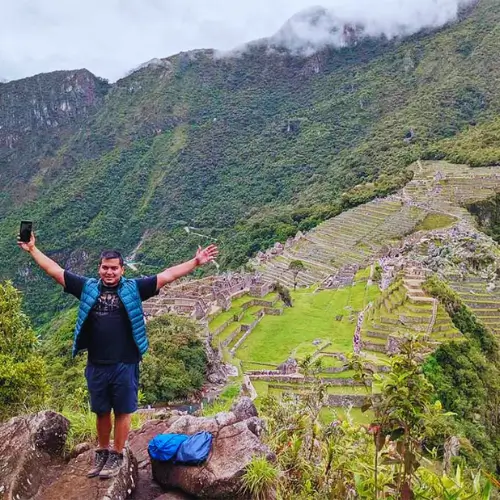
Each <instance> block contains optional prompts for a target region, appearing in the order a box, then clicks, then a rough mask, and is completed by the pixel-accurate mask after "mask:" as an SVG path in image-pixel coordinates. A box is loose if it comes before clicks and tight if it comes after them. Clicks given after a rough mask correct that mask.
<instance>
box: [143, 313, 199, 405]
mask: <svg viewBox="0 0 500 500" xmlns="http://www.w3.org/2000/svg"><path fill="white" fill-rule="evenodd" d="M148 337H149V351H148V353H147V354H146V355H145V356H144V360H143V365H142V373H141V381H140V386H141V389H142V390H143V392H144V398H145V402H147V403H156V402H169V401H173V400H176V399H180V398H187V397H189V396H190V395H191V394H192V393H193V392H195V391H197V390H199V389H200V388H201V386H202V385H203V382H204V380H205V372H206V365H207V357H206V353H205V349H204V346H203V342H202V340H201V336H200V331H199V327H198V325H197V324H196V323H194V322H193V321H191V320H188V319H185V318H179V317H177V316H162V317H160V318H156V319H154V320H152V321H151V322H149V323H148Z"/></svg>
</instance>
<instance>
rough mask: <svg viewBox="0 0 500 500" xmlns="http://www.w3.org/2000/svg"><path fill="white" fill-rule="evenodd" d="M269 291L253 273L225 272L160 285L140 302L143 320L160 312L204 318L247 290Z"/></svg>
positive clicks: (269, 286) (261, 293)
mask: <svg viewBox="0 0 500 500" xmlns="http://www.w3.org/2000/svg"><path fill="white" fill-rule="evenodd" d="M272 290H273V285H272V284H270V283H268V282H265V281H264V280H263V279H262V278H261V277H260V275H258V274H257V273H255V274H250V273H231V272H229V273H225V274H221V275H218V276H209V277H207V278H203V279H199V280H184V281H182V282H181V283H179V284H177V285H174V286H167V287H165V288H163V289H162V290H161V292H160V294H159V295H158V296H156V297H153V298H151V299H149V300H148V301H146V302H145V303H144V313H145V315H146V319H151V318H153V317H155V316H159V315H162V314H178V315H183V316H189V317H191V318H193V319H196V320H206V318H207V317H208V315H209V314H210V313H211V312H213V311H214V310H217V309H219V310H222V311H227V310H228V309H230V308H231V303H232V300H233V299H235V298H238V297H240V296H241V295H244V294H245V293H249V294H250V295H252V296H255V297H263V296H265V295H267V294H268V293H270V292H271V291H272Z"/></svg>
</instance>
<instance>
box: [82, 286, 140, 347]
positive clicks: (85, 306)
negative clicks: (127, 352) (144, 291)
mask: <svg viewBox="0 0 500 500" xmlns="http://www.w3.org/2000/svg"><path fill="white" fill-rule="evenodd" d="M100 293H101V280H96V279H94V278H90V279H88V280H87V281H86V283H85V285H84V287H83V290H82V296H81V297H80V308H79V310H78V317H77V319H76V327H75V333H74V340H73V357H75V356H76V355H77V354H78V351H81V350H82V347H80V344H79V343H80V342H81V334H82V329H83V324H84V323H85V320H86V319H87V318H88V316H89V313H90V310H91V309H92V307H94V305H95V303H96V302H97V299H98V298H99V295H100ZM118 296H119V297H120V300H121V301H122V303H123V305H124V307H125V310H126V311H127V314H128V318H129V320H130V324H131V325H132V335H133V337H134V341H135V344H136V345H137V348H138V349H139V352H140V353H141V355H143V354H144V353H145V352H146V351H147V350H148V345H149V344H148V337H147V335H146V324H145V322H144V313H143V310H142V300H141V296H140V295H139V288H138V287H137V283H136V282H135V281H134V280H129V279H127V278H123V277H122V278H121V279H120V283H119V284H118Z"/></svg>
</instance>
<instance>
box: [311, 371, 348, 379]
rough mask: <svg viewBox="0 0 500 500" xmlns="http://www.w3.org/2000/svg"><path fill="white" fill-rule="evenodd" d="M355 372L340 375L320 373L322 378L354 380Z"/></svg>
mask: <svg viewBox="0 0 500 500" xmlns="http://www.w3.org/2000/svg"><path fill="white" fill-rule="evenodd" d="M354 374H355V372H354V370H346V371H345V372H340V373H320V374H319V377H320V378H353V377H354Z"/></svg>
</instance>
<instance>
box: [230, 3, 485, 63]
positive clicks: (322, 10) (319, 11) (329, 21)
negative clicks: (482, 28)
mask: <svg viewBox="0 0 500 500" xmlns="http://www.w3.org/2000/svg"><path fill="white" fill-rule="evenodd" d="M474 3H477V0H354V1H353V0H334V1H329V2H324V5H323V6H317V7H310V8H308V9H305V10H303V11H301V12H299V13H298V14H296V15H294V16H293V17H291V18H290V19H289V20H288V21H287V22H286V23H285V24H284V26H283V27H282V28H281V29H280V30H279V31H278V32H277V33H276V34H275V35H273V36H271V37H269V38H266V39H264V40H262V41H260V42H265V43H267V44H268V45H270V46H279V47H284V48H286V49H288V50H290V51H291V52H292V53H294V54H302V55H309V54H311V53H314V52H316V51H318V50H321V49H322V48H324V47H325V46H333V47H343V46H345V45H347V44H349V43H350V42H352V40H353V38H354V37H356V39H358V38H359V37H363V36H367V37H381V36H384V37H386V38H387V39H392V38H394V37H405V36H410V35H413V34H414V33H417V32H419V31H421V30H422V29H435V28H440V27H442V26H444V25H446V24H447V23H449V22H453V21H456V20H457V18H458V16H459V14H460V12H461V10H462V9H464V8H466V7H468V6H470V5H472V4H474ZM249 45H252V44H249ZM247 46H248V45H243V46H241V47H239V48H237V49H236V51H233V53H234V52H240V51H244V50H245V48H246V47H247ZM226 54H228V55H229V54H230V52H228V53H226Z"/></svg>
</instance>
